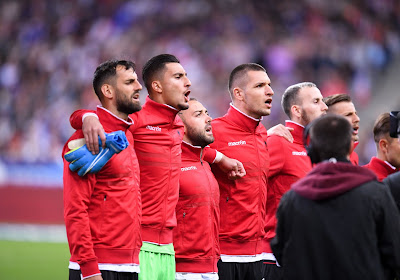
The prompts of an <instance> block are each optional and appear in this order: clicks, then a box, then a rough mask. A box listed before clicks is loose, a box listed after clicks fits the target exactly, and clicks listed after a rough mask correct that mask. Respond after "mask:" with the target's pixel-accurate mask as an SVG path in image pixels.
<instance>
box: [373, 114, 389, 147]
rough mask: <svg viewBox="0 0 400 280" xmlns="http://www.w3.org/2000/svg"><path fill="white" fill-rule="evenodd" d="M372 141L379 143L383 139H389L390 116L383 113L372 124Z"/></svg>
mask: <svg viewBox="0 0 400 280" xmlns="http://www.w3.org/2000/svg"><path fill="white" fill-rule="evenodd" d="M373 131H374V141H375V143H377V144H378V143H379V140H381V139H382V138H384V137H389V132H390V114H389V113H383V114H380V115H379V116H378V118H377V119H376V121H375V124H374V130H373Z"/></svg>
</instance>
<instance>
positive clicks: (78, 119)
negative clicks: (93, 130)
mask: <svg viewBox="0 0 400 280" xmlns="http://www.w3.org/2000/svg"><path fill="white" fill-rule="evenodd" d="M86 113H95V114H96V111H92V110H83V109H81V110H76V111H75V112H73V113H72V115H71V116H70V117H69V122H70V124H71V126H72V128H73V129H76V130H78V129H82V117H83V115H84V114H86Z"/></svg>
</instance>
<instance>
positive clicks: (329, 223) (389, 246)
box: [271, 162, 400, 280]
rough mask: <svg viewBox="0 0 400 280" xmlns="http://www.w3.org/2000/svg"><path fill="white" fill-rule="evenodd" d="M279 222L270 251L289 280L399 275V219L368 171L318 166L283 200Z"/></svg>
mask: <svg viewBox="0 0 400 280" xmlns="http://www.w3.org/2000/svg"><path fill="white" fill-rule="evenodd" d="M277 218H278V225H277V229H276V237H275V238H274V239H273V240H272V241H271V247H272V249H273V251H274V254H275V257H276V258H277V260H278V262H279V264H280V265H281V266H282V269H283V274H284V279H285V280H286V279H287V280H291V279H296V280H299V279H300V280H301V279H307V280H308V279H327V280H329V279H355V280H357V279H362V280H365V279H371V280H372V279H374V280H377V279H378V280H379V279H393V278H394V277H393V276H394V275H393V273H394V272H395V271H400V235H399V232H400V216H399V213H398V211H397V209H396V206H395V204H394V201H393V198H392V196H391V194H390V192H389V190H388V188H387V187H385V186H384V185H383V184H381V183H379V182H377V181H376V176H375V175H374V174H373V173H372V172H371V171H370V170H367V169H366V168H362V167H359V166H354V165H352V164H350V162H337V163H330V162H322V163H319V164H318V165H317V166H316V167H314V169H313V170H312V171H311V172H310V173H308V174H307V176H306V177H305V178H303V179H300V180H299V181H298V182H296V183H295V184H293V185H292V189H291V190H290V191H289V192H287V193H286V194H285V195H284V196H283V197H282V199H281V203H280V205H279V208H278V212H277ZM389 276H390V277H389Z"/></svg>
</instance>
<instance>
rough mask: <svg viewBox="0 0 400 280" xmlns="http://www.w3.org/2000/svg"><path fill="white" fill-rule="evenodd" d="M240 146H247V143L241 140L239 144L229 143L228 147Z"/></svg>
mask: <svg viewBox="0 0 400 280" xmlns="http://www.w3.org/2000/svg"><path fill="white" fill-rule="evenodd" d="M239 145H246V141H243V140H240V141H237V142H229V143H228V146H239Z"/></svg>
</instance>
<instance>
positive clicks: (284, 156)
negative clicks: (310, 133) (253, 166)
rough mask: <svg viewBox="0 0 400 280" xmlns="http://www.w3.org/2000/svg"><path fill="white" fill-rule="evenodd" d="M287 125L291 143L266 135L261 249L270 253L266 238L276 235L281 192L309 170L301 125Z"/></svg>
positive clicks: (268, 239) (287, 122) (308, 159)
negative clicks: (266, 166) (262, 245)
mask: <svg viewBox="0 0 400 280" xmlns="http://www.w3.org/2000/svg"><path fill="white" fill-rule="evenodd" d="M286 127H290V128H293V129H294V130H293V131H291V133H292V135H293V143H290V142H289V141H287V140H286V139H285V138H283V137H281V136H277V135H271V136H268V139H267V143H268V149H269V159H270V167H269V174H268V180H269V181H268V196H267V217H266V226H265V232H266V243H265V245H266V247H265V248H264V252H266V253H272V250H271V248H270V247H269V241H271V239H272V238H273V237H274V236H275V228H276V222H277V221H276V210H277V209H278V205H279V202H280V200H281V197H282V195H283V194H284V193H286V192H287V191H288V190H289V189H290V186H291V185H292V184H293V183H294V182H296V181H297V180H299V179H301V178H303V177H305V176H306V174H307V173H308V172H309V171H310V170H311V169H312V166H311V161H310V158H309V157H308V156H307V152H306V149H305V148H304V145H303V131H304V127H303V126H301V125H299V124H297V123H295V122H292V121H286Z"/></svg>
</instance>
